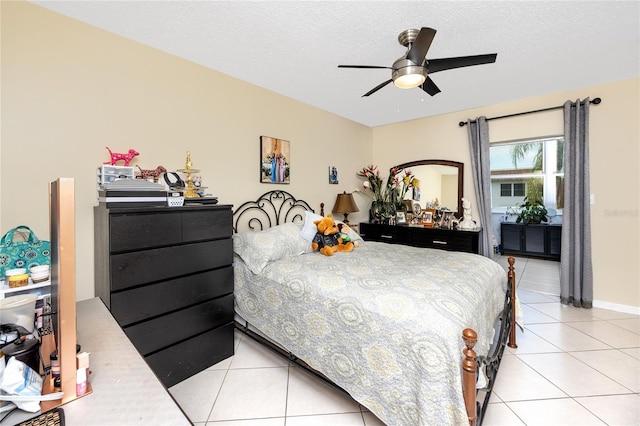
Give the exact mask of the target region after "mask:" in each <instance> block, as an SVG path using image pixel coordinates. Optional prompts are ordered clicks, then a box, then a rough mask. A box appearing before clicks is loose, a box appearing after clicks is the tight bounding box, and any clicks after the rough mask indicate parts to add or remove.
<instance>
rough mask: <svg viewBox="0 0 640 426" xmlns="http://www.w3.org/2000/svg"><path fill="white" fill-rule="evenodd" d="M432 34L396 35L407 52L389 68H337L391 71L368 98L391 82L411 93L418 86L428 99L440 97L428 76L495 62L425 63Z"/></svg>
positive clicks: (482, 58)
mask: <svg viewBox="0 0 640 426" xmlns="http://www.w3.org/2000/svg"><path fill="white" fill-rule="evenodd" d="M435 35H436V30H434V29H433V28H428V27H422V28H421V29H420V30H416V29H409V30H405V31H403V32H401V33H400V35H398V42H399V43H400V44H401V45H403V46H405V47H406V48H407V53H406V54H405V55H404V56H402V57H400V58H399V59H397V60H396V61H395V62H394V63H393V66H391V67H383V66H377V65H338V68H386V69H390V70H391V78H390V79H389V80H387V81H384V82H382V83H380V84H378V85H377V86H376V87H374V88H373V89H371V90H369V91H368V92H367V93H365V94H364V95H362V96H363V97H365V96H369V95H371V94H373V93H375V92H377V91H378V90H380V89H382V88H383V87H384V86H386V85H387V84H389V83H391V82H393V84H394V85H396V86H397V87H399V88H401V89H412V88H414V87H418V86H420V88H421V89H422V90H424V91H425V92H427V93H428V94H430V95H431V96H433V95H436V94H438V93H440V89H439V88H438V86H436V84H435V83H434V82H433V80H431V78H430V77H429V76H428V74H433V73H434V72H438V71H444V70H449V69H453V68H462V67H469V66H472V65H482V64H491V63H494V62H495V61H496V58H497V56H498V54H497V53H492V54H487V55H474V56H459V57H455V58H444V59H431V60H429V59H427V58H426V56H427V51H428V50H429V47H430V46H431V42H432V41H433V37H434V36H435Z"/></svg>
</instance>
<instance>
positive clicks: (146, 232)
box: [109, 209, 232, 253]
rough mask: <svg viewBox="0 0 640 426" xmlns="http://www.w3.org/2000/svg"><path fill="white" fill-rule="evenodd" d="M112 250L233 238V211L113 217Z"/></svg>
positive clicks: (115, 215)
mask: <svg viewBox="0 0 640 426" xmlns="http://www.w3.org/2000/svg"><path fill="white" fill-rule="evenodd" d="M109 219H110V221H111V223H110V227H109V232H110V235H109V241H110V243H111V246H110V247H109V250H110V252H111V253H118V252H124V251H132V250H141V249H147V248H154V247H163V246H170V245H175V244H181V243H189V242H197V241H204V240H212V239H218V238H229V237H231V230H232V215H231V210H226V209H225V210H222V209H221V210H220V211H216V212H211V211H203V210H191V211H189V210H186V211H185V210H182V209H181V210H180V211H175V212H163V213H162V214H158V213H153V212H148V213H147V212H145V213H122V214H117V213H116V214H112V215H111V216H110V218H109Z"/></svg>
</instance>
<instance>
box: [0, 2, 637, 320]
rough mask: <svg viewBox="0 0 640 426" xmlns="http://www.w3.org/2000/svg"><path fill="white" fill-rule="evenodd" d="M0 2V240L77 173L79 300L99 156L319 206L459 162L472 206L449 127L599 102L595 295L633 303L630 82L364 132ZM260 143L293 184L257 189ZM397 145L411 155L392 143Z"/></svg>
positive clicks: (237, 192)
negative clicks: (110, 152) (61, 180)
mask: <svg viewBox="0 0 640 426" xmlns="http://www.w3.org/2000/svg"><path fill="white" fill-rule="evenodd" d="M0 7H1V11H0V16H1V19H2V34H1V37H2V67H1V70H0V72H1V78H2V81H1V84H2V103H1V107H2V121H1V126H2V127H1V134H0V135H1V140H0V190H1V191H0V231H1V232H5V231H6V230H7V229H9V228H11V227H13V226H16V225H19V224H27V225H29V226H31V227H32V228H33V229H34V230H35V231H36V233H37V234H39V235H40V236H47V235H48V232H49V230H48V204H47V185H48V182H49V181H51V180H54V179H56V178H58V177H73V178H75V180H76V230H77V242H76V247H77V265H78V266H77V269H78V271H77V283H78V284H77V286H78V289H77V297H78V300H82V299H86V298H90V297H92V296H93V206H94V204H95V174H96V167H98V166H99V165H100V163H102V162H103V161H106V160H107V159H108V156H107V151H106V149H105V146H109V147H111V148H112V149H114V150H118V151H124V150H127V149H128V148H135V149H137V150H138V151H139V152H140V153H141V155H140V156H139V157H138V159H137V160H136V162H135V163H134V164H139V165H141V166H142V167H143V168H153V167H155V166H157V165H159V164H162V165H164V166H165V167H166V168H167V169H173V170H175V169H177V168H181V167H182V166H183V165H184V157H185V153H186V151H187V150H189V151H191V154H192V160H193V163H194V167H196V168H199V169H201V170H202V176H203V183H204V185H205V186H208V187H209V191H211V192H213V193H215V194H216V195H218V196H219V197H220V200H221V202H223V203H227V204H236V205H238V204H239V203H241V202H242V201H245V200H247V199H249V198H255V197H256V196H258V195H260V194H262V193H263V192H265V191H268V190H271V189H274V188H284V189H286V190H288V191H289V192H291V193H293V194H295V195H296V196H298V197H300V198H304V199H306V200H308V201H309V202H310V203H311V204H312V205H313V207H314V208H316V209H317V206H318V205H319V203H320V202H325V203H327V204H328V206H329V208H331V207H332V206H333V202H334V200H335V194H336V193H337V192H341V191H343V190H346V191H351V190H353V189H354V188H356V187H357V186H358V185H359V183H360V180H359V179H358V178H357V177H356V176H355V172H356V171H357V170H359V169H360V168H362V167H363V166H364V165H366V164H370V163H372V162H373V163H375V164H378V165H379V166H380V167H381V168H382V169H383V170H384V169H385V168H387V167H388V166H391V165H393V164H398V163H402V162H406V161H410V160H416V159H427V158H432V159H449V160H455V161H461V162H464V163H465V165H466V166H467V167H466V168H465V196H466V197H468V198H469V199H470V200H471V201H472V203H473V205H474V208H475V197H474V196H473V192H474V190H473V181H472V179H471V167H470V166H468V165H469V161H470V154H469V149H468V138H467V128H466V127H462V128H461V127H458V124H457V123H458V121H460V120H466V119H467V118H473V117H476V116H478V115H486V116H489V117H490V116H495V115H502V114H509V113H513V112H518V111H523V110H530V109H537V108H544V107H548V106H550V105H559V104H562V103H563V102H564V101H565V100H566V99H575V98H579V97H580V98H581V97H586V96H592V97H594V96H600V97H602V98H603V103H602V104H601V105H599V106H593V107H592V110H591V111H592V114H591V150H592V182H591V187H592V192H593V193H594V194H595V195H596V204H594V206H593V208H594V210H593V212H592V217H593V227H592V228H593V240H594V272H595V275H596V291H595V297H596V299H597V300H599V301H603V302H604V303H609V304H613V305H616V306H617V305H623V306H632V307H636V308H638V307H640V300H639V299H640V297H639V295H638V287H639V283H640V277H639V273H638V262H637V259H638V258H639V253H638V249H639V240H638V236H639V235H638V234H639V229H638V190H637V189H638V183H639V182H640V180H639V178H638V170H637V169H638V161H639V159H640V158H639V152H638V142H639V141H640V135H639V129H638V120H637V117H638V116H639V115H640V114H639V113H640V112H639V107H638V86H639V82H638V80H632V81H625V82H618V83H612V84H609V85H603V86H598V87H595V88H588V89H584V90H579V91H574V92H566V93H557V94H553V95H547V96H542V97H538V98H532V99H527V100H523V101H518V102H512V103H507V104H501V105H494V106H490V107H486V108H479V109H476V110H469V111H463V112H460V113H455V114H447V115H442V116H438V117H431V118H427V119H422V120H415V121H410V122H406V123H401V124H397V125H390V126H383V127H379V128H374V129H370V128H367V127H365V126H361V125H359V124H356V123H353V122H351V121H348V120H345V119H342V118H339V117H337V116H335V115H332V114H329V113H326V112H324V111H321V110H318V109H315V108H312V107H310V106H307V105H304V104H301V103H299V102H296V101H293V100H291V99H288V98H285V97H282V96H279V95H276V94H274V93H272V92H269V91H266V90H264V89H261V88H259V87H256V86H253V85H250V84H247V83H244V82H242V81H239V80H236V79H233V78H230V77H228V76H225V75H223V74H220V73H217V72H215V71H212V70H209V69H206V68H204V67H201V66H198V65H196V64H193V63H191V62H188V61H185V60H181V59H179V58H176V57H174V56H171V55H168V54H166V53H163V52H160V51H158V50H155V49H151V48H149V47H146V46H143V45H141V44H138V43H135V42H132V41H130V40H126V39H124V38H121V37H118V36H115V35H113V34H111V33H108V32H105V31H102V30H100V29H97V28H94V27H91V26H89V25H86V24H83V23H80V22H77V21H74V20H72V19H69V18H66V17H64V16H62V15H59V14H56V13H54V12H50V11H48V10H45V9H42V8H40V7H38V6H34V5H31V4H28V3H19V2H2V3H1V4H0ZM433 100H434V101H436V100H437V97H436V98H433ZM490 129H491V137H492V140H494V141H498V140H508V139H515V138H521V137H529V136H532V135H549V134H557V133H561V132H562V114H561V113H560V112H554V113H545V114H537V115H530V116H526V118H519V119H509V120H500V121H494V122H491V123H490ZM260 135H266V136H273V137H278V138H282V139H286V140H289V141H290V142H291V150H292V153H291V157H292V165H293V168H292V183H291V184H290V185H286V186H277V185H268V184H260V183H259V169H258V167H259V165H258V160H259V142H258V141H259V137H260ZM399 142H400V143H402V144H403V146H404V147H405V148H404V150H402V151H397V150H390V149H388V148H386V147H389V146H392V147H393V146H397V144H398V143H399ZM329 165H335V166H337V167H338V170H339V173H340V184H339V185H329V184H328V170H327V169H328V166H329ZM356 200H357V201H358V203H359V205H360V208H361V210H363V211H361V212H360V213H358V214H352V215H350V219H352V222H356V221H358V220H361V219H365V218H366V212H365V211H364V210H365V209H366V207H367V206H366V204H367V203H366V200H365V199H363V198H362V197H356ZM612 212H613V213H612ZM474 213H475V212H474ZM618 213H619V214H618Z"/></svg>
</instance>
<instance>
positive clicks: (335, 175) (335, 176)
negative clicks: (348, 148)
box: [329, 166, 338, 185]
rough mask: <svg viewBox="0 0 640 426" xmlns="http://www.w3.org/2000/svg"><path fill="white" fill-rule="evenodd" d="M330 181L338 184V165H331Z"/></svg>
mask: <svg viewBox="0 0 640 426" xmlns="http://www.w3.org/2000/svg"><path fill="white" fill-rule="evenodd" d="M329 183H331V184H334V185H337V184H338V168H337V167H336V166H329Z"/></svg>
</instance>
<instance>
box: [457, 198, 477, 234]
mask: <svg viewBox="0 0 640 426" xmlns="http://www.w3.org/2000/svg"><path fill="white" fill-rule="evenodd" d="M462 211H463V214H462V217H463V219H462V220H461V221H460V223H459V224H458V229H473V228H475V227H476V223H475V222H474V221H473V216H472V215H471V202H470V201H469V200H467V199H465V198H463V199H462Z"/></svg>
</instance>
